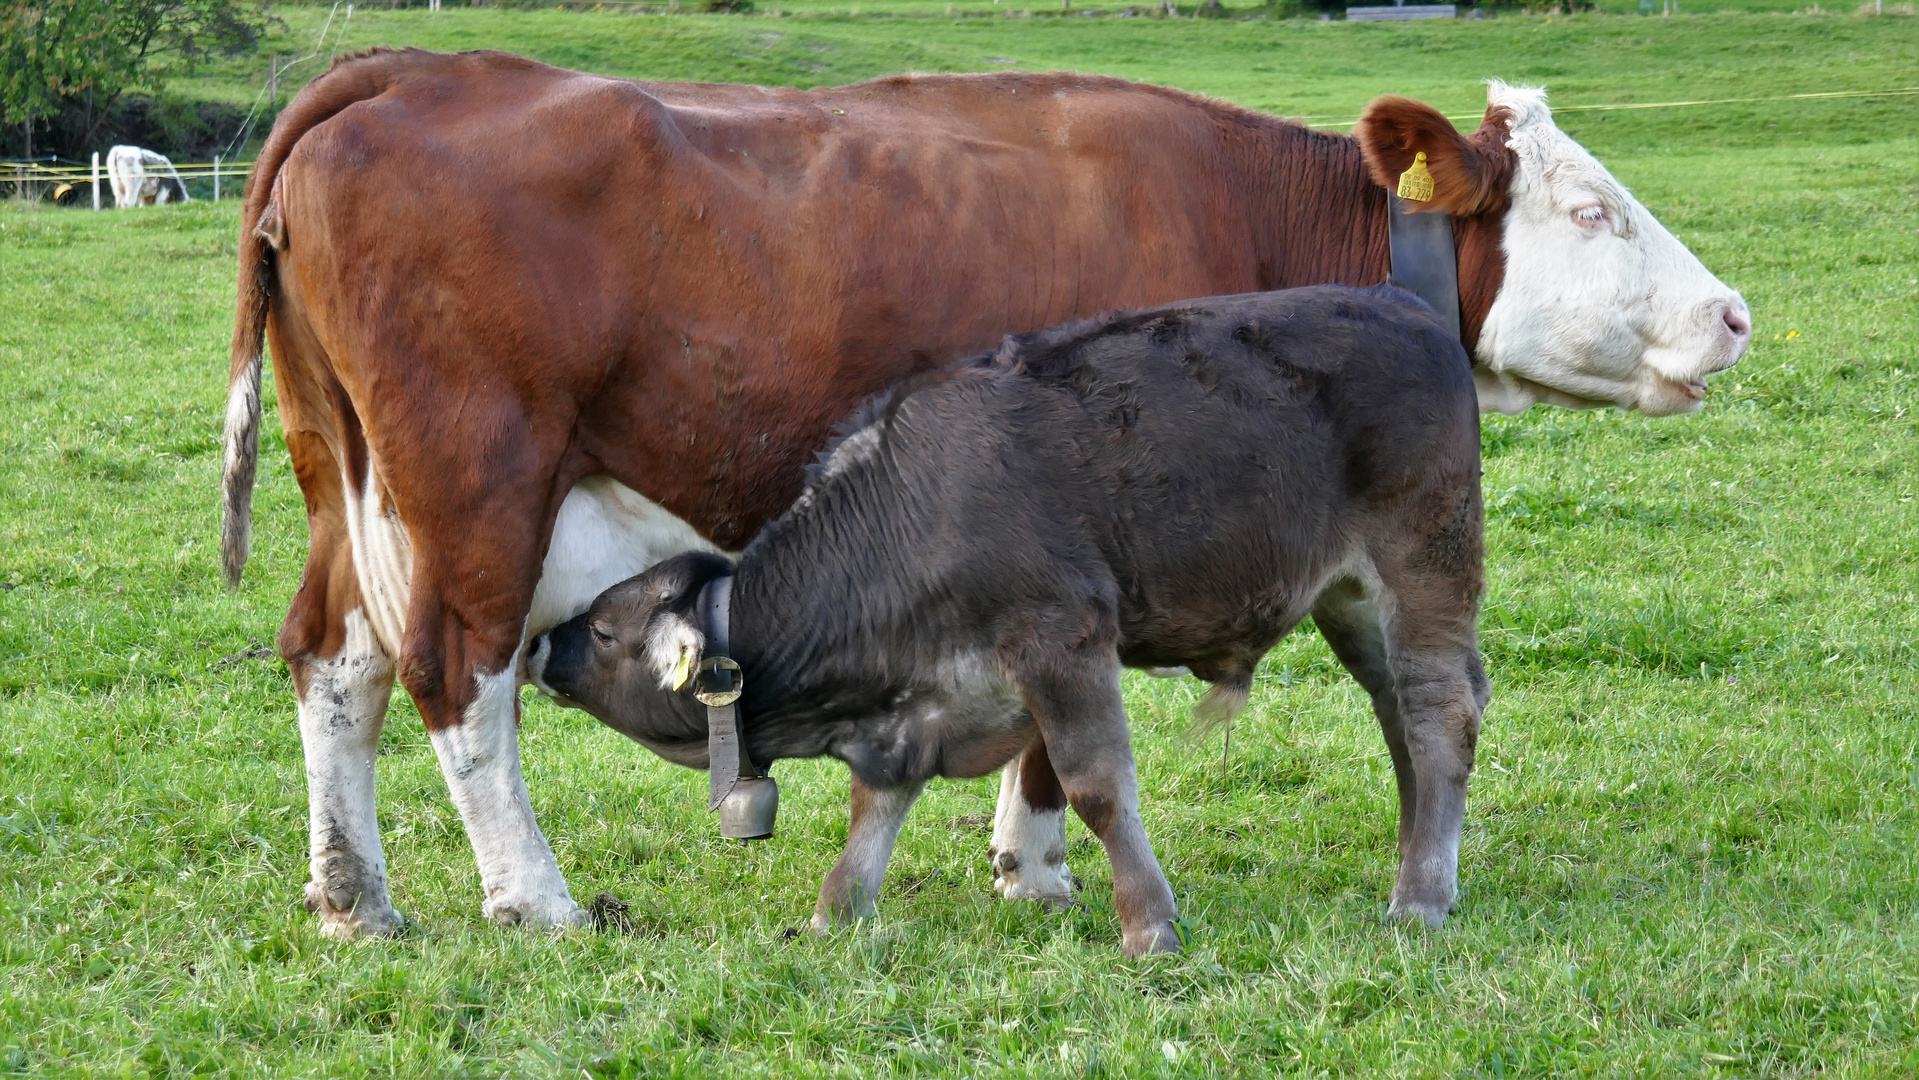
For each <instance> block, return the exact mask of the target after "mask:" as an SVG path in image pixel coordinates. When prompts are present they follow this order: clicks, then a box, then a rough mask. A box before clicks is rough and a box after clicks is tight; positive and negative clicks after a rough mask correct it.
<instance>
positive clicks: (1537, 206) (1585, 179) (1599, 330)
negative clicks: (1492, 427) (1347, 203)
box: [1356, 81, 1752, 416]
mask: <svg viewBox="0 0 1919 1080" xmlns="http://www.w3.org/2000/svg"><path fill="white" fill-rule="evenodd" d="M1486 98H1487V105H1488V108H1487V111H1486V120H1485V122H1484V123H1483V124H1482V125H1481V126H1480V128H1479V130H1477V131H1475V132H1473V133H1472V135H1470V136H1461V135H1460V134H1459V133H1458V132H1457V131H1456V130H1454V129H1453V126H1452V124H1451V123H1450V122H1449V121H1447V120H1446V118H1445V117H1444V116H1442V115H1440V114H1439V113H1438V112H1437V111H1436V110H1434V109H1432V108H1431V107H1430V106H1427V105H1424V104H1421V103H1419V102H1416V101H1410V100H1408V99H1405V98H1390V97H1389V98H1381V99H1379V100H1378V101H1375V102H1374V103H1373V105H1372V106H1371V107H1370V108H1369V109H1368V110H1367V114H1366V116H1365V117H1363V118H1362V119H1361V121H1360V126H1359V129H1358V130H1357V131H1356V134H1357V135H1358V136H1359V140H1360V144H1361V147H1362V149H1363V150H1364V151H1365V154H1366V158H1367V164H1368V167H1369V168H1370V170H1371V172H1372V174H1373V179H1374V181H1375V182H1377V183H1379V184H1381V185H1382V186H1385V187H1387V188H1391V187H1392V186H1393V185H1394V183H1395V181H1396V179H1397V178H1398V176H1399V175H1400V174H1401V172H1403V171H1404V170H1405V169H1406V168H1407V167H1408V166H1409V165H1411V164H1412V162H1413V159H1414V155H1415V154H1416V153H1418V152H1425V153H1426V154H1427V155H1428V157H1429V158H1430V164H1431V170H1432V176H1433V180H1434V184H1435V193H1434V198H1433V199H1432V200H1431V201H1430V202H1428V203H1427V204H1426V206H1425V208H1426V209H1428V210H1431V211H1435V212H1446V213H1450V214H1453V215H1455V216H1456V217H1471V218H1481V219H1483V218H1492V217H1495V216H1496V217H1497V218H1498V220H1499V222H1500V228H1501V237H1502V239H1501V246H1502V248H1503V250H1504V254H1505V268H1504V273H1503V276H1502V278H1501V282H1500V285H1499V288H1498V291H1497V293H1496V294H1494V296H1493V299H1492V304H1491V307H1490V308H1489V309H1488V310H1487V313H1486V318H1485V321H1484V323H1483V325H1482V326H1481V327H1480V331H1479V339H1478V342H1477V344H1476V345H1475V348H1474V353H1475V355H1474V360H1475V361H1476V367H1475V369H1474V377H1475V379H1476V381H1477V383H1478V386H1479V401H1480V408H1481V410H1482V411H1486V412H1494V411H1497V412H1520V411H1522V410H1524V409H1526V408H1529V407H1531V406H1532V405H1535V404H1538V403H1541V402H1546V403H1550V404H1555V405H1565V406H1570V407H1573V408H1592V407H1595V406H1601V405H1616V406H1619V407H1621V408H1627V409H1639V410H1641V411H1643V412H1646V413H1650V414H1652V415H1655V416H1664V415H1669V414H1672V413H1682V412H1691V411H1692V410H1694V409H1697V408H1698V407H1699V404H1700V402H1701V401H1702V400H1704V398H1705V394H1706V382H1705V380H1706V377H1707V376H1708V375H1710V374H1712V373H1713V372H1716V371H1722V370H1724V369H1726V368H1729V367H1731V366H1732V365H1733V364H1734V363H1736V362H1737V361H1738V359H1739V357H1740V355H1741V354H1743V353H1744V352H1745V351H1746V346H1747V344H1748V343H1749V342H1750V341H1751V338H1752V323H1751V316H1750V313H1749V312H1748V311H1747V309H1746V301H1745V300H1744V299H1743V298H1741V297H1740V295H1739V294H1738V293H1736V292H1734V291H1733V290H1732V289H1730V288H1727V287H1726V285H1725V284H1724V283H1722V282H1721V281H1720V280H1719V279H1718V278H1715V277H1713V276H1712V274H1711V273H1710V272H1709V271H1707V269H1706V268H1705V267H1704V266H1702V265H1701V264H1700V262H1699V260H1698V259H1696V258H1694V257H1693V255H1692V252H1690V251H1687V250H1686V247H1685V245H1684V244H1681V243H1680V242H1679V241H1678V240H1677V239H1675V238H1674V237H1673V235H1672V234H1671V233H1669V232H1667V231H1666V229H1665V227H1664V226H1662V225H1660V224H1659V222H1658V221H1656V220H1654V218H1653V216H1652V214H1650V213H1648V212H1647V210H1646V208H1645V207H1644V206H1641V205H1640V204H1639V201H1638V200H1637V199H1634V198H1633V197H1632V195H1631V193H1629V192H1628V191H1627V190H1626V189H1625V187H1624V186H1622V185H1621V184H1620V183H1619V181H1617V180H1615V179H1613V177H1612V174H1611V173H1609V172H1607V171H1606V169H1605V166H1603V165H1601V164H1599V162H1598V161H1597V160H1596V159H1594V158H1593V156H1592V155H1591V154H1589V153H1587V152H1586V150H1585V148H1584V147H1582V146H1580V145H1579V144H1578V143H1576V142H1574V141H1572V140H1571V139H1570V138H1567V137H1566V134H1565V133H1564V132H1562V131H1560V130H1559V128H1558V127H1557V126H1555V125H1554V124H1553V118H1552V111H1551V110H1550V109H1548V108H1547V107H1546V94H1545V91H1543V90H1536V89H1529V88H1525V87H1514V86H1508V85H1506V84H1505V83H1502V82H1497V81H1495V82H1493V83H1491V84H1490V89H1489V91H1488V93H1487V95H1486ZM1482 216H1483V217H1482ZM1460 272H1461V278H1462V280H1461V286H1462V291H1464V289H1465V287H1466V285H1467V281H1466V280H1465V278H1466V275H1468V274H1471V273H1480V274H1490V273H1491V272H1492V271H1491V268H1489V267H1485V266H1480V267H1471V266H1467V265H1463V264H1462V265H1461V267H1460ZM1481 280H1484V279H1483V278H1482V279H1481Z"/></svg>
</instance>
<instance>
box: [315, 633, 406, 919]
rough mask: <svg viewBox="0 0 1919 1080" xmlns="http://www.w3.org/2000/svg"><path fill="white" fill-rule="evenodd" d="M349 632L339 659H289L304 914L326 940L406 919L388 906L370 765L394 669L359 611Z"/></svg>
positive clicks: (377, 740)
mask: <svg viewBox="0 0 1919 1080" xmlns="http://www.w3.org/2000/svg"><path fill="white" fill-rule="evenodd" d="M296 605H297V602H296ZM298 613H299V609H298V608H297V606H296V609H295V614H298ZM292 618H293V617H292V616H289V621H292ZM344 629H345V638H344V641H343V643H342V644H341V646H340V650H339V652H338V653H336V654H335V655H333V656H331V657H315V656H312V655H310V654H305V653H297V652H296V653H294V654H293V655H290V656H289V657H288V658H287V668H288V670H289V671H291V672H292V674H293V683H294V687H295V689H296V690H297V691H298V693H299V697H300V743H301V747H302V749H303V750H304V751H305V754H306V772H307V830H308V837H309V844H308V857H309V865H310V868H311V872H312V878H311V880H310V881H308V883H307V887H306V906H307V910H308V911H311V912H313V913H315V914H317V915H319V916H320V933H322V934H324V935H326V936H327V937H336V938H350V937H358V936H360V935H362V934H366V935H372V936H376V937H385V936H388V935H391V934H394V933H397V932H398V931H399V929H400V927H401V925H402V920H401V918H400V913H399V912H397V911H395V910H393V903H392V901H390V900H389V899H388V898H387V888H386V854H385V852H384V851H382V850H381V847H380V823H379V818H378V816H377V815H376V813H375V811H374V797H373V786H374V785H373V761H374V755H375V754H376V753H377V752H378V750H379V746H380V728H381V727H382V725H384V723H385V722H386V707H387V699H388V697H389V696H390V695H391V694H392V692H393V662H392V661H391V660H390V659H388V657H387V655H386V652H385V650H383V649H381V647H380V644H379V642H378V641H376V640H375V639H374V636H373V631H372V630H371V629H370V628H369V626H368V624H367V619H366V616H365V615H364V614H363V613H362V612H361V611H360V609H358V608H354V609H353V610H351V611H349V612H347V613H346V615H345V619H344Z"/></svg>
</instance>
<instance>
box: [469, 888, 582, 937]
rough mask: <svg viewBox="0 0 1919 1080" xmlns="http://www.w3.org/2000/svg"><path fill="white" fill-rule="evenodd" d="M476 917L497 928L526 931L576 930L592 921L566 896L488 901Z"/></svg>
mask: <svg viewBox="0 0 1919 1080" xmlns="http://www.w3.org/2000/svg"><path fill="white" fill-rule="evenodd" d="M480 914H482V915H484V916H486V917H487V918H489V919H492V920H493V921H494V922H496V923H499V924H500V925H501V926H523V927H526V928H527V929H529V930H577V929H579V928H580V927H583V926H586V925H587V924H588V923H590V922H591V921H592V917H591V916H590V915H588V914H587V911H586V909H585V908H583V907H581V906H580V905H578V904H576V903H574V902H573V898H572V897H570V896H558V897H528V898H526V899H516V898H508V897H503V898H500V899H497V900H488V901H487V902H486V903H484V904H482V905H481V906H480Z"/></svg>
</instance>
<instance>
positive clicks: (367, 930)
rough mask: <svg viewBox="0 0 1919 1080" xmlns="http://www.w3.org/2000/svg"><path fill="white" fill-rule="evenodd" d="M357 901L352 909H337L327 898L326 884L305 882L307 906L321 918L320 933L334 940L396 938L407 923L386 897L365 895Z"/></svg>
mask: <svg viewBox="0 0 1919 1080" xmlns="http://www.w3.org/2000/svg"><path fill="white" fill-rule="evenodd" d="M356 899H357V900H358V901H359V902H357V903H355V904H354V905H353V906H352V907H351V908H345V909H342V908H338V907H335V906H334V905H333V904H331V903H330V902H328V900H327V891H326V888H325V886H323V885H321V884H320V883H319V882H308V883H307V888H306V908H307V910H308V911H311V912H313V913H314V914H315V915H318V916H319V917H320V936H321V937H324V938H332V939H333V940H335V941H352V940H353V939H355V938H390V937H398V936H399V934H400V931H401V930H402V929H403V928H405V926H406V919H405V918H404V917H402V916H401V914H400V913H399V912H397V911H395V910H393V905H392V904H390V903H387V901H386V898H385V897H380V898H379V899H378V900H370V899H368V898H367V897H366V896H365V895H364V894H362V895H360V896H359V897H357V898H356Z"/></svg>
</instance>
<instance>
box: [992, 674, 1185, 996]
mask: <svg viewBox="0 0 1919 1080" xmlns="http://www.w3.org/2000/svg"><path fill="white" fill-rule="evenodd" d="M1091 651H1092V650H1091V649H1089V650H1087V653H1090V652H1091ZM1108 655H1110V654H1108ZM1076 659H1080V660H1082V661H1086V660H1090V657H1089V656H1088V655H1087V654H1086V653H1082V654H1081V655H1080V656H1079V657H1076ZM1076 666H1077V668H1078V670H1075V667H1076ZM1035 667H1036V669H1037V670H1036V671H1035V672H1034V673H1033V674H1031V675H1029V676H1028V677H1027V678H1025V679H1022V680H1021V681H1022V686H1021V689H1022V691H1023V692H1024V693H1025V695H1026V699H1027V706H1028V707H1029V708H1030V709H1031V710H1032V713H1033V717H1034V719H1036V720H1038V721H1039V727H1040V734H1041V736H1042V737H1043V738H1044V739H1045V740H1046V745H1047V749H1048V751H1049V754H1048V756H1049V757H1050V758H1051V760H1052V763H1053V767H1054V769H1055V770H1056V773H1057V775H1058V777H1059V783H1060V787H1061V788H1062V789H1063V790H1064V791H1065V793H1066V798H1067V801H1068V802H1070V803H1071V804H1072V806H1073V812H1074V813H1076V814H1078V815H1079V817H1080V820H1081V821H1084V822H1085V823H1086V827H1087V828H1089V829H1091V830H1092V831H1093V835H1095V836H1097V837H1099V841H1100V843H1101V844H1104V845H1105V847H1106V857H1107V858H1108V859H1109V860H1110V861H1111V863H1112V866H1113V906H1114V907H1115V908H1117V909H1118V911H1119V925H1120V943H1121V951H1122V952H1124V953H1125V955H1126V956H1127V957H1128V958H1131V957H1136V956H1142V955H1144V954H1146V953H1154V952H1177V951H1178V950H1179V932H1178V930H1177V929H1176V928H1175V925H1174V924H1175V923H1176V922H1177V920H1178V919H1179V910H1178V908H1177V907H1176V906H1175V905H1174V903H1173V890H1172V887H1171V886H1169V885H1167V883H1166V875H1165V874H1164V873H1162V872H1161V871H1160V868H1159V860H1158V859H1157V858H1156V857H1154V855H1153V845H1152V842H1151V841H1150V840H1148V839H1147V837H1146V825H1145V823H1144V822H1142V821H1141V820H1140V816H1139V782H1138V779H1137V777H1136V776H1135V774H1134V771H1133V747H1132V739H1131V736H1130V734H1129V733H1128V731H1127V725H1126V709H1125V705H1124V703H1123V701H1122V700H1121V697H1120V690H1119V668H1118V665H1117V664H1111V663H1110V662H1109V663H1108V665H1107V666H1105V667H1104V668H1100V667H1095V666H1094V665H1093V664H1091V663H1090V662H1088V663H1083V664H1082V665H1074V664H1073V662H1072V661H1071V660H1068V661H1065V662H1059V661H1054V662H1051V663H1045V662H1042V663H1040V664H1037V665H1035Z"/></svg>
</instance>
